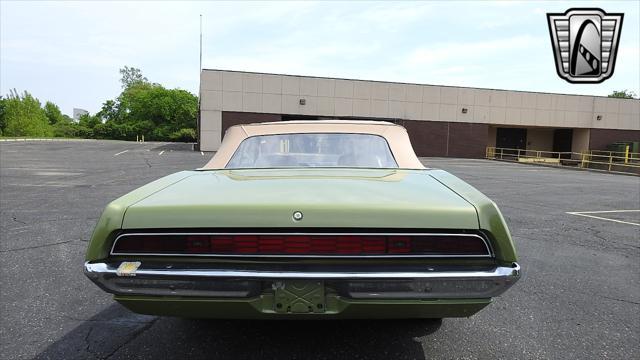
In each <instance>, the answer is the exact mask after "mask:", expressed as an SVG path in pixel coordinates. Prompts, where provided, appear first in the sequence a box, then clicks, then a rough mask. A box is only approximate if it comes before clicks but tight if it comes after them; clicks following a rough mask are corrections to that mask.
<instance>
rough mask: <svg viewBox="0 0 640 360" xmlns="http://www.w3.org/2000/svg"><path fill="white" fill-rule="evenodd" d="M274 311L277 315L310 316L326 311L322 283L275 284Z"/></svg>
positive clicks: (290, 281)
mask: <svg viewBox="0 0 640 360" xmlns="http://www.w3.org/2000/svg"><path fill="white" fill-rule="evenodd" d="M273 289H274V290H275V301H274V311H275V312H277V313H291V314H310V313H323V312H324V311H325V296H324V283H323V282H322V281H304V280H303V281H299V280H283V281H276V282H274V283H273Z"/></svg>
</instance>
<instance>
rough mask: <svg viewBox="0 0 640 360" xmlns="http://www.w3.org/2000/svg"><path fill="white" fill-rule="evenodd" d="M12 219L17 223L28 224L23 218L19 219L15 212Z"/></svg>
mask: <svg viewBox="0 0 640 360" xmlns="http://www.w3.org/2000/svg"><path fill="white" fill-rule="evenodd" d="M11 219H12V220H13V221H15V222H17V223H20V224H23V225H27V223H26V222H24V221H22V220H18V218H17V217H16V215H15V214H13V215H11Z"/></svg>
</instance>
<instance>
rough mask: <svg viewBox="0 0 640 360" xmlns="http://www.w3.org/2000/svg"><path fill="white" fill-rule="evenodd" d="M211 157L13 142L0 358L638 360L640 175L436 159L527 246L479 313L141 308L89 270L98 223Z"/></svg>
mask: <svg viewBox="0 0 640 360" xmlns="http://www.w3.org/2000/svg"><path fill="white" fill-rule="evenodd" d="M210 157H211V154H206V153H205V154H202V153H200V152H194V151H190V150H188V149H187V147H186V146H184V145H179V144H160V143H144V144H142V143H130V142H118V141H59V142H3V143H0V204H1V206H0V208H1V210H0V211H1V214H0V226H1V240H0V280H1V281H0V284H1V285H0V286H1V287H0V294H1V295H0V323H1V329H0V344H1V351H0V354H1V357H2V358H3V359H23V358H34V357H35V358H40V359H92V358H97V359H130V358H131V359H133V358H149V359H159V358H176V359H184V358H190V359H198V358H215V359H243V358H278V359H286V358H298V359H311V358H321V359H335V358H345V359H359V358H362V359H459V358H462V359H494V358H501V359H539V358H553V359H587V358H611V359H632V358H636V359H637V358H639V357H640V345H639V344H640V225H639V224H640V211H635V212H633V211H620V210H640V177H634V176H625V175H613V174H605V173H594V172H585V171H574V170H564V169H554V168H547V167H537V166H531V165H519V164H512V163H501V162H495V161H488V160H470V159H423V160H424V161H425V163H426V164H428V165H429V166H432V167H437V168H442V169H445V170H447V171H450V172H451V173H453V174H455V175H457V176H459V177H461V178H462V179H464V180H466V181H467V182H469V183H470V184H472V185H474V186H475V187H477V188H478V189H479V190H481V191H482V192H484V193H485V194H487V195H488V196H489V197H491V198H492V199H493V200H494V201H496V203H498V205H499V206H500V208H501V210H502V211H503V213H504V215H505V217H506V219H507V222H508V224H509V226H510V229H511V231H512V234H513V237H514V240H515V242H516V245H517V248H518V252H519V256H520V264H521V265H522V267H523V273H524V275H523V278H522V279H521V280H520V282H518V283H517V284H516V285H515V286H514V287H513V288H512V289H511V290H510V291H508V292H507V293H506V294H505V295H503V296H502V297H500V298H498V299H497V300H496V301H495V302H494V303H493V304H492V305H490V306H489V307H488V308H486V309H485V310H483V311H481V312H480V313H479V314H477V315H475V316H473V317H471V318H468V319H445V320H444V321H442V322H438V321H430V320H411V321H407V320H402V321H400V320H398V321H395V320H394V321H262V322H261V321H216V320H188V319H179V318H165V317H153V316H143V315H136V314H133V313H131V312H129V311H128V310H126V309H124V308H122V307H121V306H119V305H118V304H116V303H115V302H114V301H113V300H112V299H111V297H110V296H109V295H108V294H106V293H104V292H102V291H101V290H100V289H98V287H96V286H95V285H94V284H92V283H91V282H90V281H89V280H88V279H86V278H85V277H84V275H83V274H82V263H83V259H84V251H85V249H86V246H87V241H88V239H89V237H90V235H91V231H92V230H93V226H94V225H95V223H96V221H97V219H98V217H99V215H100V213H101V211H102V209H103V207H104V206H105V205H106V204H107V203H108V202H109V201H110V200H112V199H114V198H116V197H118V196H120V195H123V194H124V193H126V192H128V191H130V190H132V189H134V188H136V187H138V186H140V185H142V184H145V183H147V182H149V181H151V180H154V179H157V178H159V177H161V176H164V175H167V174H170V173H173V172H176V171H179V170H183V169H190V168H196V167H200V166H202V165H203V164H204V163H205V162H206V161H207V160H208V159H209V158H210ZM604 211H608V212H604ZM611 211H614V212H611ZM585 215H587V216H585ZM612 220H615V221H612Z"/></svg>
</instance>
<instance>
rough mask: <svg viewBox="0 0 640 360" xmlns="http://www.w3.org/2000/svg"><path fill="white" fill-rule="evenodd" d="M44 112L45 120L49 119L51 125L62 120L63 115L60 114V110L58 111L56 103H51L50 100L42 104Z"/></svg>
mask: <svg viewBox="0 0 640 360" xmlns="http://www.w3.org/2000/svg"><path fill="white" fill-rule="evenodd" d="M44 114H45V115H46V117H47V120H49V124H51V125H53V124H57V123H59V122H60V121H64V115H62V111H60V108H59V107H58V105H56V104H54V103H52V102H51V101H47V102H46V103H45V104H44Z"/></svg>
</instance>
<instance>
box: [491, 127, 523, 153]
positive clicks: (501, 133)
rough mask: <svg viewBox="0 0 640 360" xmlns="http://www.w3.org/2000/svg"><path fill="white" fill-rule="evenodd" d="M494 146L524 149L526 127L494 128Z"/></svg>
mask: <svg viewBox="0 0 640 360" xmlns="http://www.w3.org/2000/svg"><path fill="white" fill-rule="evenodd" d="M496 147H497V148H507V149H523V150H524V149H526V148H527V129H522V128H498V129H497V130H496Z"/></svg>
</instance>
